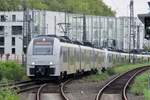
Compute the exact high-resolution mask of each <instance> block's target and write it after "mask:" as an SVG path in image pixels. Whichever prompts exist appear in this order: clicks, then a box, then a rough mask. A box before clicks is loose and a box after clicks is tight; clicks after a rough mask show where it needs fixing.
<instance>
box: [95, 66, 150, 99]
mask: <svg viewBox="0 0 150 100" xmlns="http://www.w3.org/2000/svg"><path fill="white" fill-rule="evenodd" d="M147 69H150V66H144V67H140V68H136V69H133V70H131V71H128V72H126V73H124V74H121V75H119V76H117V77H115V78H114V79H113V80H111V81H109V82H108V83H106V84H105V85H104V86H103V87H102V88H101V89H100V91H99V92H98V94H97V96H96V98H95V100H103V99H102V97H103V95H104V94H105V95H107V96H108V95H112V94H119V96H120V97H119V98H121V99H122V100H128V98H127V94H126V93H127V88H128V86H129V84H130V83H131V81H132V80H133V79H134V77H135V76H137V75H138V74H140V73H142V72H144V71H146V70H147ZM109 100H110V99H109Z"/></svg>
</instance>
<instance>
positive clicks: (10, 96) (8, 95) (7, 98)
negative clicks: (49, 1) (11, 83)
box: [0, 88, 20, 100]
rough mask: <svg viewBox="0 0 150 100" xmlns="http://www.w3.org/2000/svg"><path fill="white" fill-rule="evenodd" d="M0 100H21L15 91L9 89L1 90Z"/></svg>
mask: <svg viewBox="0 0 150 100" xmlns="http://www.w3.org/2000/svg"><path fill="white" fill-rule="evenodd" d="M0 100H20V98H19V96H18V95H17V93H16V92H15V91H14V90H11V89H8V88H1V89H0Z"/></svg>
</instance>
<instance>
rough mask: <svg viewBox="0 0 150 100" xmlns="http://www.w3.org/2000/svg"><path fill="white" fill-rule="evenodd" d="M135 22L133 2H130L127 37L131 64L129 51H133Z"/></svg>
mask: <svg viewBox="0 0 150 100" xmlns="http://www.w3.org/2000/svg"><path fill="white" fill-rule="evenodd" d="M134 24H135V22H134V1H133V0H131V1H130V35H129V39H130V40H129V62H131V56H130V51H131V50H132V49H135V25H134Z"/></svg>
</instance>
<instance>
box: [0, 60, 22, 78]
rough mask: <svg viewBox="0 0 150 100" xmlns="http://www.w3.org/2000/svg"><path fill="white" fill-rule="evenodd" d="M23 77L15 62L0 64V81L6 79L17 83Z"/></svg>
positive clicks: (19, 66)
mask: <svg viewBox="0 0 150 100" xmlns="http://www.w3.org/2000/svg"><path fill="white" fill-rule="evenodd" d="M24 76H25V71H24V69H23V67H22V66H21V65H19V64H17V63H15V62H12V61H7V62H0V80H2V79H8V80H14V81H18V80H21V79H22V78H23V77H24Z"/></svg>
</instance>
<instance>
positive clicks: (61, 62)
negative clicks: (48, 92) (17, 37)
mask: <svg viewBox="0 0 150 100" xmlns="http://www.w3.org/2000/svg"><path fill="white" fill-rule="evenodd" d="M129 58H130V59H131V58H132V59H134V62H149V61H150V56H149V55H142V54H131V53H130V54H129V53H123V52H115V51H108V50H107V49H99V48H96V47H94V46H93V45H92V44H91V43H89V42H84V43H81V42H79V41H71V40H70V39H69V38H68V37H66V36H55V35H39V36H36V37H34V38H32V40H31V41H30V43H29V46H28V49H27V66H26V68H27V70H26V71H27V76H28V77H30V78H31V79H62V78H65V77H67V76H69V75H78V74H81V73H85V72H94V73H95V72H97V71H100V70H105V69H107V68H109V67H112V66H114V65H117V64H124V63H128V62H129Z"/></svg>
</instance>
